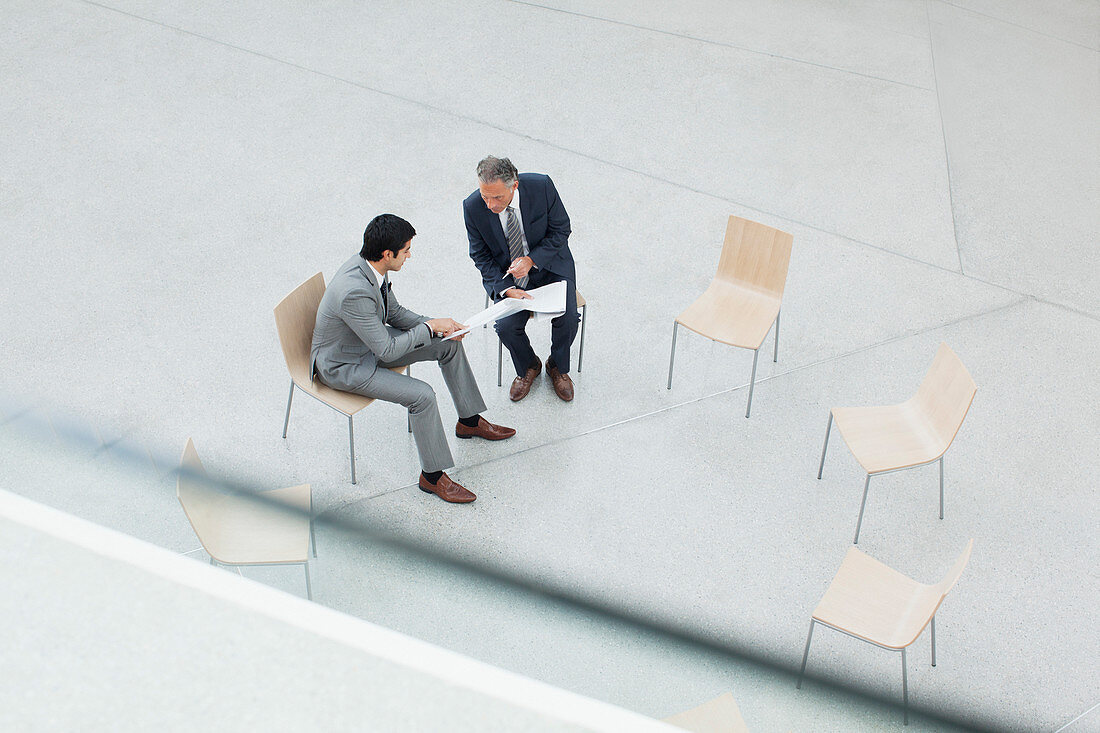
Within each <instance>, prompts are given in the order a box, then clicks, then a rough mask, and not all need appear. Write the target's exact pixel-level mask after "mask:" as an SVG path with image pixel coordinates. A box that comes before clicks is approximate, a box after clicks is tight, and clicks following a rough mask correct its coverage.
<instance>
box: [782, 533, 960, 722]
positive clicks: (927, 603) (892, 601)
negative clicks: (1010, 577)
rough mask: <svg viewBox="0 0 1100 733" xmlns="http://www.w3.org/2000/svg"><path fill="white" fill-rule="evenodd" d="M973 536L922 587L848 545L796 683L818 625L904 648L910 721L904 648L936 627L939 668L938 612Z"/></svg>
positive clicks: (905, 686) (817, 614)
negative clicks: (945, 568) (934, 580)
mask: <svg viewBox="0 0 1100 733" xmlns="http://www.w3.org/2000/svg"><path fill="white" fill-rule="evenodd" d="M973 547H974V540H970V541H969V542H967V543H966V549H964V550H963V552H962V554H961V555H960V556H959V558H958V559H957V560H956V561H955V564H954V565H953V566H952V567H951V569H950V570H949V571H948V572H947V574H946V575H944V576H943V579H942V580H940V582H938V583H936V584H935V585H924V584H923V583H918V582H917V581H915V580H911V579H910V578H908V577H906V576H904V575H902V574H901V573H899V572H898V571H897V570H894V569H893V568H890V567H888V566H886V565H883V564H882V563H881V562H879V561H878V560H876V559H874V558H873V557H871V556H870V555H866V554H864V553H863V552H861V551H860V550H858V549H857V548H855V547H851V548H849V549H848V554H847V555H846V556H845V557H844V562H843V563H841V565H840V570H838V571H837V574H836V577H835V578H833V582H832V583H831V584H830V585H829V589H828V590H826V591H825V595H824V596H823V597H822V598H821V602H820V603H818V604H817V608H815V609H814V612H813V616H812V617H811V618H810V633H809V634H808V635H807V636H806V649H805V651H804V652H803V653H802V668H801V669H800V670H799V672H798V684H797V685H795V687H797V688H799V689H801V688H802V676H803V675H804V674H805V673H806V657H807V656H808V655H809V653H810V640H811V639H813V636H814V624H822V625H824V626H828V627H829V628H832V629H836V630H837V631H841V632H843V633H845V634H848V635H849V636H854V637H855V638H857V639H862V640H863V641H866V642H869V643H871V644H874V645H875V646H879V647H882V648H883V649H890V650H893V651H899V650H900V651H901V688H902V699H903V701H904V709H905V724H906V725H908V724H909V679H908V673H907V671H906V665H905V650H906V648H907V647H909V646H910V645H911V644H912V643H913V642H915V641H916V640H917V638H918V637H919V636H920V635H921V633H922V632H923V631H924V629H925V627H926V626H929V625H931V627H932V666H933V667H935V666H936V612H937V611H938V610H939V608H940V604H941V603H943V599H944V598H945V597H946V596H947V592H948V591H950V590H951V588H952V587H953V586H954V585H955V581H957V580H958V579H959V576H960V575H962V571H963V568H965V567H966V563H967V561H968V560H970V551H971V549H972V548H973Z"/></svg>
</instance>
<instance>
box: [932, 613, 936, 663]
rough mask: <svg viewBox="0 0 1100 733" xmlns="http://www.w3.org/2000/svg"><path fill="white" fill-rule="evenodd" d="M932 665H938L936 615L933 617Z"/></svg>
mask: <svg viewBox="0 0 1100 733" xmlns="http://www.w3.org/2000/svg"><path fill="white" fill-rule="evenodd" d="M932 666H933V667H935V666H936V617H935V616H933V617H932Z"/></svg>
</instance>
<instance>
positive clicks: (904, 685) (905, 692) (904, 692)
mask: <svg viewBox="0 0 1100 733" xmlns="http://www.w3.org/2000/svg"><path fill="white" fill-rule="evenodd" d="M901 696H902V697H901V699H902V703H903V707H902V709H903V710H904V711H905V725H909V675H908V673H907V672H906V670H905V647H902V649H901Z"/></svg>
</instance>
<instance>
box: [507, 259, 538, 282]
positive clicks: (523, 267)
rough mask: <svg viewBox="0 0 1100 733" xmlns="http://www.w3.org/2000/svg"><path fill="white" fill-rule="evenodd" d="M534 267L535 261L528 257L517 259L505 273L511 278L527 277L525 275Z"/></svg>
mask: <svg viewBox="0 0 1100 733" xmlns="http://www.w3.org/2000/svg"><path fill="white" fill-rule="evenodd" d="M534 266H535V261H534V260H533V259H531V258H530V257H517V258H515V259H514V260H512V264H511V265H510V266H509V267H508V269H507V270H506V271H505V272H506V273H507V274H509V275H511V276H512V277H527V273H529V272H530V271H531V268H532V267H534Z"/></svg>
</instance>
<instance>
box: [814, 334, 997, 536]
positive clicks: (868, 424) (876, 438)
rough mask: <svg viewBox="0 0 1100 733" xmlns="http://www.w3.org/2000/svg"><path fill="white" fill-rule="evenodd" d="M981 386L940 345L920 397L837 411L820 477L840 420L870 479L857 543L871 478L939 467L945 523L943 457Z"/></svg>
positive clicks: (830, 424)
mask: <svg viewBox="0 0 1100 733" xmlns="http://www.w3.org/2000/svg"><path fill="white" fill-rule="evenodd" d="M977 390H978V387H977V385H975V384H974V380H973V379H971V378H970V373H969V372H967V371H966V367H965V366H963V363H962V362H961V361H959V357H958V356H956V355H955V352H954V351H952V350H951V349H950V348H949V347H948V346H947V344H945V343H940V347H939V350H938V351H937V352H936V358H935V359H933V360H932V366H931V368H929V370H928V373H927V374H926V375H925V376H924V381H922V382H921V384H920V387H919V388H918V389H917V393H916V394H915V395H914V396H913V397H911V398H909V399H908V400H906V401H905V402H903V403H901V404H900V405H887V406H884V407H834V408H833V409H832V410H830V411H829V422H828V424H827V425H826V427H825V445H824V446H822V448H821V464H820V465H819V466H818V468H817V477H818V478H819V479H820V478H821V472H822V471H823V470H824V468H825V451H827V450H828V449H829V432H830V431H831V430H832V427H833V420H836V426H837V429H839V430H840V434H841V436H842V437H843V438H844V442H845V443H847V444H848V447H849V448H850V449H851V451H852V455H854V456H855V457H856V460H857V461H859V464H860V465H861V466H863V470H864V471H866V472H867V480H866V481H865V482H864V484H863V502H862V503H861V504H860V505H859V519H858V520H857V521H856V537H855V540H854V543H855V544H859V528H860V526H861V525H862V524H863V509H864V507H865V506H866V505H867V489H868V488H869V487H870V485H871V476H878V475H881V474H885V473H892V472H893V471H902V470H904V469H906V468H914V467H916V466H923V465H925V464H927V463H932V462H933V461H937V460H938V461H939V462H940V519H943V456H944V453H946V452H947V449H948V448H950V447H951V443H952V442H953V441H954V440H955V435H956V433H958V432H959V427H961V426H962V422H963V419H964V418H965V417H966V413H967V412H968V411H969V410H970V403H971V402H973V401H974V394H975V393H976V392H977Z"/></svg>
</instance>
